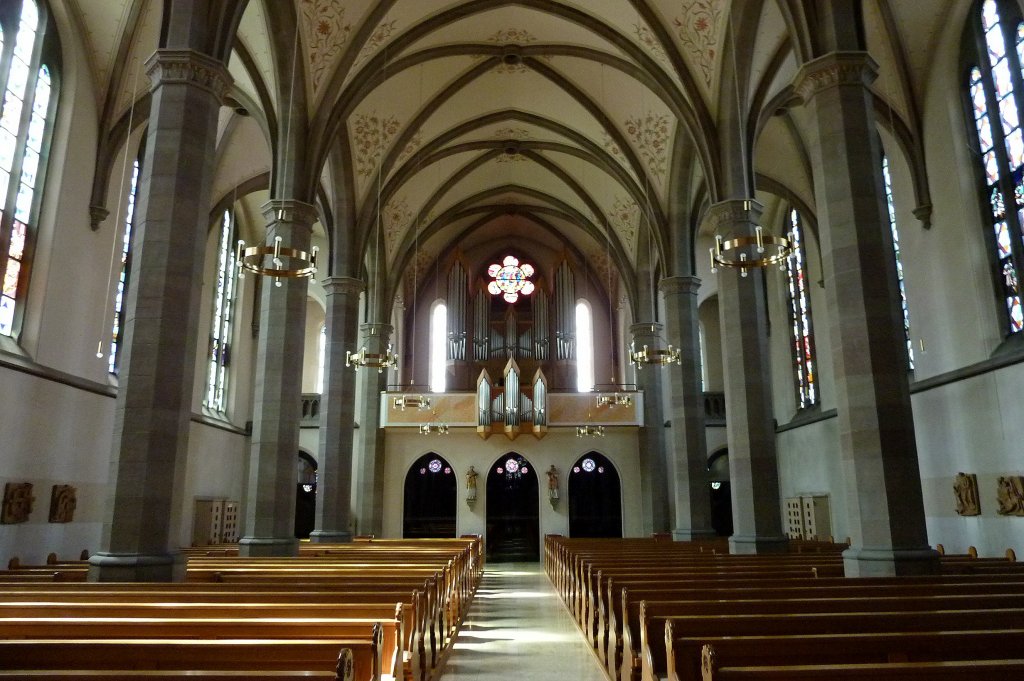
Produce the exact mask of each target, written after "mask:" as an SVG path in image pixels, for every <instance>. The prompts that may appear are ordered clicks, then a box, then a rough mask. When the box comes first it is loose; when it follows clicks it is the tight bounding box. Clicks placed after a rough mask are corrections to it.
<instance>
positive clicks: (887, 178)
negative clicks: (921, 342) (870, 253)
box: [882, 156, 914, 371]
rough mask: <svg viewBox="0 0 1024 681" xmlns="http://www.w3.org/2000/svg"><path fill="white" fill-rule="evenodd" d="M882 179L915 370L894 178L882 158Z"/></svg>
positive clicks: (910, 360)
mask: <svg viewBox="0 0 1024 681" xmlns="http://www.w3.org/2000/svg"><path fill="white" fill-rule="evenodd" d="M882 179H883V180H884V183H885V205H886V207H887V208H888V210H889V229H891V230H892V250H893V256H894V257H895V258H896V279H897V280H898V281H899V284H900V305H901V306H902V308H903V335H904V336H905V337H906V339H907V362H908V365H909V368H910V370H911V371H913V369H914V344H913V342H911V340H910V308H908V307H907V289H906V286H905V285H904V282H903V260H902V257H901V254H900V234H899V230H898V229H897V228H896V207H895V205H894V204H893V200H892V176H891V175H890V174H889V159H888V157H886V156H883V157H882Z"/></svg>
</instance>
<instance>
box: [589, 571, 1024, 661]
mask: <svg viewBox="0 0 1024 681" xmlns="http://www.w3.org/2000/svg"><path fill="white" fill-rule="evenodd" d="M894 579H895V578H893V579H878V578H871V579H858V580H845V579H831V580H816V581H813V582H808V581H806V580H777V581H775V582H774V584H776V585H775V586H772V585H768V584H757V583H756V580H755V581H754V582H753V583H748V584H737V583H731V585H730V586H728V587H726V586H723V585H724V584H726V583H725V582H723V583H720V584H717V585H715V584H705V585H704V586H700V585H699V584H695V583H691V584H688V585H686V586H682V587H668V588H666V587H665V586H664V585H663V584H661V583H656V582H634V583H632V584H631V585H628V586H619V585H618V584H617V583H614V582H610V583H609V586H608V589H609V590H608V596H607V602H609V603H612V604H614V606H615V607H613V608H610V609H609V610H608V612H607V613H605V612H603V611H602V612H601V613H600V617H599V621H598V627H597V639H596V641H595V643H594V644H595V646H596V648H597V651H598V655H599V658H600V660H601V662H602V663H603V664H605V665H606V666H608V667H609V668H610V669H615V670H618V669H619V666H620V664H621V653H622V646H621V645H620V643H619V641H620V640H621V639H622V636H623V633H622V632H623V629H622V626H623V615H622V613H623V612H626V613H628V614H629V622H628V623H627V627H628V628H629V632H630V636H631V640H632V641H638V640H639V604H640V602H641V601H645V600H646V601H651V602H660V601H685V600H689V601H696V602H707V601H710V602H712V603H719V602H726V601H728V602H730V603H731V602H744V603H752V602H764V601H768V602H770V601H773V600H791V601H799V600H801V599H817V600H820V601H822V602H824V603H831V604H833V605H832V606H830V607H847V608H849V607H854V606H853V605H852V604H853V603H855V602H856V599H861V598H890V599H892V598H905V602H906V603H907V607H913V605H914V604H915V603H916V604H918V605H919V606H920V604H923V603H929V602H931V601H929V600H925V599H932V600H939V601H943V602H944V601H945V599H950V602H953V603H956V602H961V603H962V602H969V601H970V600H971V599H973V598H978V599H979V602H984V601H989V602H992V601H996V602H999V603H1002V602H1003V601H1002V600H1001V599H1003V598H1004V597H1005V598H1007V599H1009V600H1008V601H1006V602H1014V601H1019V600H1020V599H1021V598H1024V581H1010V582H1006V581H1004V582H992V581H990V580H987V579H986V580H985V581H965V580H963V579H955V580H950V579H944V580H943V581H937V580H936V579H935V578H928V580H929V581H927V582H920V581H914V582H911V583H908V582H907V580H902V581H901V582H899V583H892V582H893V581H894ZM763 581H766V580H763ZM826 582H827V583H828V584H825V583H826ZM915 599H916V600H915ZM613 656H614V662H612V663H609V660H610V659H613Z"/></svg>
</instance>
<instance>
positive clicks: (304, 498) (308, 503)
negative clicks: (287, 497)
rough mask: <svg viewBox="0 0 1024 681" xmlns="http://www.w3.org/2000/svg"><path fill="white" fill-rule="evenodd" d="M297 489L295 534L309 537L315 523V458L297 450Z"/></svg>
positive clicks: (303, 537) (304, 537) (301, 537)
mask: <svg viewBox="0 0 1024 681" xmlns="http://www.w3.org/2000/svg"><path fill="white" fill-rule="evenodd" d="M298 464H299V470H298V483H297V485H298V490H297V491H296V493H295V536H296V538H298V539H309V533H310V532H312V531H313V527H314V526H315V525H316V468H317V465H316V459H314V458H313V457H312V456H310V455H309V454H308V453H306V452H304V451H302V450H299V461H298Z"/></svg>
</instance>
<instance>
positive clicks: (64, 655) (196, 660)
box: [0, 628, 382, 681]
mask: <svg viewBox="0 0 1024 681" xmlns="http://www.w3.org/2000/svg"><path fill="white" fill-rule="evenodd" d="M381 661H382V657H381V631H380V629H379V628H378V629H377V630H376V631H375V632H373V633H372V634H371V636H369V637H368V638H355V639H344V638H324V639H307V640H303V639H294V640H286V639H274V640H254V639H190V638H182V639H144V638H135V637H132V638H120V639H64V640H59V641H58V640H46V639H42V640H40V639H15V640H0V670H3V672H0V678H31V676H32V675H31V674H30V673H29V672H36V671H38V670H53V671H56V670H86V671H88V672H89V673H92V672H97V671H103V670H128V669H130V670H140V671H150V670H152V671H156V670H168V671H180V672H192V673H189V674H187V676H189V677H191V678H197V677H198V678H204V676H203V675H202V674H201V671H202V670H220V671H229V670H230V671H238V672H243V675H244V676H246V678H250V677H251V678H259V677H260V674H261V673H262V672H279V671H289V672H295V671H319V672H326V673H328V674H329V676H328V678H331V675H330V673H331V672H333V675H334V678H337V679H338V680H339V681H381V679H382V672H381ZM4 672H6V674H5V673H4ZM96 678H103V676H102V674H100V675H97V677H96ZM172 678H173V677H172Z"/></svg>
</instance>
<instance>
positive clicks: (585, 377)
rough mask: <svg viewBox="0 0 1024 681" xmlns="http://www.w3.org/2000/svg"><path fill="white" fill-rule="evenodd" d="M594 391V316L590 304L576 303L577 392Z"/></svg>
mask: <svg viewBox="0 0 1024 681" xmlns="http://www.w3.org/2000/svg"><path fill="white" fill-rule="evenodd" d="M593 389H594V316H593V314H592V312H591V310H590V303H588V302H587V301H586V300H584V299H583V298H580V299H579V300H577V301H576V390H577V391H579V392H581V393H588V392H590V391H591V390H593Z"/></svg>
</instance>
